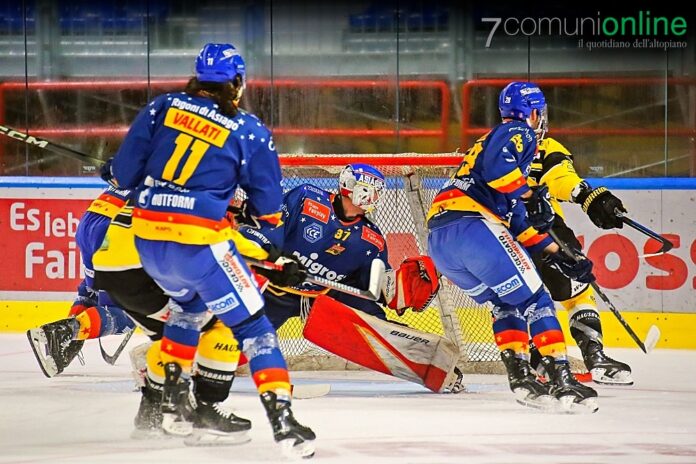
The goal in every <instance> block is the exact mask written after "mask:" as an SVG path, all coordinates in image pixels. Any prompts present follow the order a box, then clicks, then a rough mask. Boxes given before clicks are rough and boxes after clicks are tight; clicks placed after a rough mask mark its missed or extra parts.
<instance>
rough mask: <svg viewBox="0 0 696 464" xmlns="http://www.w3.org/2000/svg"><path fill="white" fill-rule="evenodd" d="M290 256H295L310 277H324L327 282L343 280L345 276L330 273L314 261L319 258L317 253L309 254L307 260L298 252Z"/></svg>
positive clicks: (329, 270) (326, 268) (330, 271)
mask: <svg viewBox="0 0 696 464" xmlns="http://www.w3.org/2000/svg"><path fill="white" fill-rule="evenodd" d="M292 254H293V256H297V259H299V260H300V262H301V263H302V264H303V265H304V266H305V267H306V268H307V272H309V273H310V274H312V275H315V276H319V277H324V278H325V279H329V280H343V278H344V277H345V275H343V274H337V273H336V272H335V271H332V270H331V269H329V268H328V267H326V266H324V265H323V264H321V263H317V262H316V261H315V260H316V259H318V258H319V254H317V253H311V254H310V255H309V258H308V257H306V256H303V255H301V254H300V252H299V251H293V252H292Z"/></svg>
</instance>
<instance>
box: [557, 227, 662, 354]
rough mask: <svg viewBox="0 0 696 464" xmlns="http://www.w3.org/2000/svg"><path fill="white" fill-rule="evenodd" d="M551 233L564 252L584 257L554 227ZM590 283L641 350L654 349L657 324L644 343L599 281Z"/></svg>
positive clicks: (576, 259) (574, 256)
mask: <svg viewBox="0 0 696 464" xmlns="http://www.w3.org/2000/svg"><path fill="white" fill-rule="evenodd" d="M549 235H550V236H551V238H553V239H554V241H555V242H556V243H557V244H558V246H559V247H561V250H562V251H563V253H565V254H566V255H567V256H569V257H571V258H572V259H574V260H575V261H576V262H577V261H579V260H580V258H581V257H584V256H583V255H582V254H581V253H578V252H576V251H574V250H571V249H570V247H569V246H568V244H567V243H565V242H564V241H563V240H561V239H560V238H559V237H558V235H557V234H556V232H554V231H553V229H551V230H549ZM590 285H591V286H592V288H593V289H594V291H595V293H597V295H599V297H600V298H601V299H602V301H604V304H606V305H607V307H608V308H609V310H610V311H611V312H612V313H613V314H614V316H616V319H618V321H619V323H620V324H621V325H622V326H623V328H624V329H626V332H627V333H628V335H630V336H631V338H632V339H633V341H634V342H636V344H637V345H638V347H639V348H640V349H641V350H643V353H646V354H647V353H649V352H650V351H652V349H653V348H655V345H656V344H657V342H658V340H659V339H660V329H659V328H658V327H657V326H656V325H653V326H650V329H649V330H648V334H647V335H646V337H645V343H643V341H641V339H640V338H639V337H638V335H637V334H636V333H635V332H634V331H633V329H632V328H631V326H630V325H628V322H626V320H625V319H624V318H623V316H622V315H621V313H620V312H619V310H618V309H616V306H614V304H613V303H612V302H611V300H610V299H609V298H608V297H607V296H606V295H605V294H604V292H603V291H602V289H601V288H599V285H597V281H593V282H591V283H590Z"/></svg>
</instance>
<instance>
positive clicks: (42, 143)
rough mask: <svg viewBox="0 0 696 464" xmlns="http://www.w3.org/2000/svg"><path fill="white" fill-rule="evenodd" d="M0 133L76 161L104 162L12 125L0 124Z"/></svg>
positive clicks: (100, 163) (99, 163)
mask: <svg viewBox="0 0 696 464" xmlns="http://www.w3.org/2000/svg"><path fill="white" fill-rule="evenodd" d="M0 134H2V135H5V136H7V137H9V138H11V139H14V140H18V141H20V142H24V143H26V144H27V145H29V146H32V147H39V148H43V149H44V150H48V151H52V152H53V153H56V154H59V155H63V156H67V157H70V158H73V159H76V160H78V161H88V162H91V163H95V164H97V165H102V164H104V161H103V160H100V159H99V158H93V157H91V156H89V155H87V154H85V153H82V152H80V151H77V150H74V149H72V148H70V147H66V146H63V145H59V144H57V143H55V142H51V141H50V140H46V139H42V138H39V137H35V136H33V135H29V134H25V133H24V132H21V131H18V130H17V129H13V128H12V127H8V126H4V125H0Z"/></svg>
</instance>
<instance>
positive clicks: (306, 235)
mask: <svg viewBox="0 0 696 464" xmlns="http://www.w3.org/2000/svg"><path fill="white" fill-rule="evenodd" d="M333 199H334V194H332V193H330V192H327V191H325V190H322V189H319V188H317V187H314V186H313V185H309V184H304V185H300V186H299V187H296V188H294V189H292V190H290V191H289V192H288V193H286V194H285V197H284V200H283V208H282V221H283V225H282V226H281V227H277V228H272V227H269V226H263V227H261V228H260V229H255V228H252V227H250V226H246V225H244V226H241V227H240V229H239V230H240V232H242V233H243V234H244V236H246V237H247V238H249V239H251V240H253V241H255V242H256V243H258V244H260V245H261V246H262V247H264V248H267V247H268V246H269V245H273V246H275V247H277V248H279V249H281V250H283V251H284V252H287V253H291V254H293V255H295V256H297V257H298V258H299V260H300V261H301V262H302V263H303V264H304V265H305V266H306V267H307V271H308V272H309V273H310V274H312V275H314V276H318V277H324V278H326V279H329V280H333V281H336V282H344V283H348V284H350V285H354V286H356V287H359V288H367V286H368V283H369V277H370V266H371V264H372V260H373V259H375V258H377V259H381V260H382V261H384V263H385V266H386V267H387V268H389V264H388V261H387V259H388V258H387V245H386V241H385V239H384V236H383V235H382V232H381V231H380V230H379V228H378V227H377V226H376V225H374V224H373V223H372V222H370V221H369V220H368V219H367V218H365V217H363V216H359V217H357V218H356V219H355V220H353V221H350V222H343V221H341V220H340V219H339V218H338V217H337V216H336V214H335V212H334V209H333V205H332V202H333ZM288 290H289V291H291V292H293V290H294V293H302V294H317V293H322V292H325V291H326V290H325V289H324V288H323V287H319V286H315V285H312V284H309V283H304V284H303V285H302V286H300V287H296V288H294V289H288Z"/></svg>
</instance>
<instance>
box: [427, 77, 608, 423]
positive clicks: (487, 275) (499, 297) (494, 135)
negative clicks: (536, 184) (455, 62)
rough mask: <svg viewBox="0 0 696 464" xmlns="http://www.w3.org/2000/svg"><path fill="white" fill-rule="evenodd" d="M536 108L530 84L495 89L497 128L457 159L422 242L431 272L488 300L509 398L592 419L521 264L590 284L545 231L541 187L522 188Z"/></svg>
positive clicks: (537, 94)
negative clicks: (532, 361)
mask: <svg viewBox="0 0 696 464" xmlns="http://www.w3.org/2000/svg"><path fill="white" fill-rule="evenodd" d="M545 107H546V103H545V99H544V95H543V93H542V91H541V90H540V89H539V87H538V86H537V85H535V84H533V83H530V82H512V83H510V84H509V85H507V86H506V87H505V88H504V89H503V90H502V92H501V94H500V98H499V108H500V114H501V117H502V120H503V121H502V123H501V124H499V125H497V126H495V127H494V128H493V129H491V130H490V131H489V132H488V133H487V134H485V135H484V136H482V137H481V138H479V139H478V140H477V141H476V143H475V144H474V146H473V147H472V148H470V149H469V150H468V151H467V152H466V154H465V155H464V158H463V160H462V162H461V164H460V165H459V168H458V170H457V171H456V173H455V174H454V175H453V176H452V177H451V178H450V179H449V181H448V182H447V183H446V184H445V185H444V187H443V188H442V189H441V190H440V191H439V192H438V194H437V195H436V197H435V199H434V201H433V204H432V206H431V208H430V211H429V212H428V215H427V220H428V227H429V229H430V234H429V238H428V244H429V250H430V253H431V256H432V258H433V260H434V261H435V264H436V266H437V268H438V270H439V271H440V272H442V273H443V274H444V275H445V276H447V278H448V279H450V280H451V281H452V282H453V283H455V284H456V285H458V286H459V287H460V288H462V289H463V290H464V291H465V293H467V294H468V295H469V296H470V297H471V298H473V299H474V300H475V301H476V302H477V303H480V304H484V303H487V302H491V303H493V332H494V335H495V340H496V343H497V345H498V347H499V349H500V351H501V357H502V359H503V362H504V364H505V367H506V369H507V372H508V380H509V382H510V388H511V390H512V391H513V392H514V393H515V395H516V397H517V399H518V401H519V402H520V403H522V404H526V405H530V406H533V407H550V406H552V404H553V400H552V397H555V398H556V399H557V400H559V402H560V404H561V405H562V406H563V408H564V409H565V410H569V411H573V410H574V409H575V408H576V407H577V406H578V405H582V406H586V407H587V408H588V409H590V410H591V411H593V412H594V411H595V410H597V405H596V396H597V393H596V392H595V391H594V390H593V389H592V388H590V387H587V386H585V385H582V384H580V383H579V382H577V381H576V380H575V378H574V377H573V375H572V374H571V372H570V367H569V364H568V360H567V356H566V346H565V341H564V338H563V332H562V331H561V326H560V324H559V322H558V319H557V318H556V313H555V310H554V304H553V301H552V300H551V297H550V296H549V294H548V293H547V291H546V290H545V289H544V287H543V285H542V282H541V278H540V277H539V274H538V273H537V270H536V268H535V266H534V264H533V262H532V260H531V258H530V254H542V255H543V256H544V259H545V260H546V261H547V262H548V263H549V264H550V265H551V266H553V267H555V268H556V269H558V270H559V271H561V272H563V273H564V274H565V275H568V276H569V277H572V278H573V279H574V280H577V281H581V282H582V281H584V282H588V281H591V280H592V279H593V278H594V277H593V276H592V274H591V269H592V265H591V262H589V261H588V260H586V259H583V260H581V261H580V262H578V263H576V262H575V261H574V260H573V259H571V258H569V257H566V256H565V255H564V254H563V253H562V252H560V250H559V247H558V245H557V244H556V243H554V242H553V240H552V239H551V238H550V237H549V236H548V235H547V234H545V233H544V232H545V231H546V230H548V229H549V228H550V227H551V224H552V223H553V218H554V213H553V209H552V208H551V204H550V201H549V198H548V190H547V189H546V188H539V189H537V190H534V191H532V190H531V189H530V187H529V186H528V185H527V176H528V175H529V172H530V168H531V163H532V159H533V158H534V155H535V153H536V152H537V138H536V136H535V130H544V129H545V128H544V127H543V123H544V114H545ZM525 207H526V208H525ZM520 245H521V246H520ZM528 331H529V334H528ZM530 336H531V338H532V340H533V341H534V344H535V345H536V347H537V348H538V350H539V352H540V354H541V355H542V357H543V358H542V364H543V366H544V368H545V370H546V372H547V374H548V375H549V377H550V382H549V383H548V384H547V385H543V384H541V383H540V382H539V381H537V379H536V376H535V375H534V374H533V372H532V370H531V368H530V365H529V345H528V342H529V338H530ZM578 409H582V408H578Z"/></svg>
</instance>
